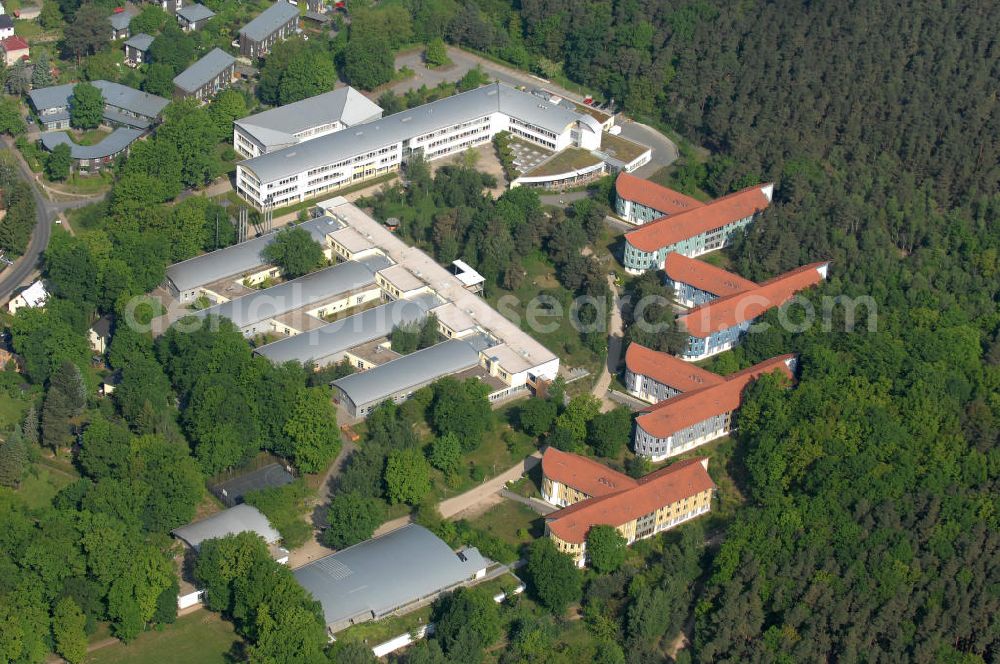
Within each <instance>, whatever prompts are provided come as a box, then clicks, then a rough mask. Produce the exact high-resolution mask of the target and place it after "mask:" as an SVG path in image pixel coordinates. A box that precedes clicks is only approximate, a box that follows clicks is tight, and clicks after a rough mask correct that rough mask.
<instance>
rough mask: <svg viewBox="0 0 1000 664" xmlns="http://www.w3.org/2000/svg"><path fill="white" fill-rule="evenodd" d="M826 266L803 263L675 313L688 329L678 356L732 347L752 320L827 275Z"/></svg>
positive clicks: (692, 357)
mask: <svg viewBox="0 0 1000 664" xmlns="http://www.w3.org/2000/svg"><path fill="white" fill-rule="evenodd" d="M829 267H830V264H829V263H812V264H810V265H804V266H802V267H800V268H798V269H795V270H792V271H791V272H787V273H785V274H783V275H780V276H778V277H775V278H773V279H769V280H767V281H765V282H764V283H762V284H760V285H759V286H756V287H755V288H752V289H749V290H745V291H741V292H737V293H734V294H732V295H728V296H726V297H720V298H718V299H714V300H711V301H709V302H707V303H705V304H703V305H701V306H699V307H695V308H694V309H691V310H690V311H688V312H687V313H686V314H684V315H681V316H678V317H677V322H678V323H679V324H680V325H681V326H682V327H683V329H684V330H685V331H686V332H687V333H688V341H687V346H686V347H685V348H684V350H683V351H682V352H681V357H682V358H683V359H685V360H687V361H689V362H694V361H697V360H703V359H705V358H707V357H711V356H712V355H716V354H718V353H721V352H723V351H727V350H729V349H731V348H733V347H735V346H736V345H737V344H739V343H740V341H742V340H743V337H744V336H746V334H747V331H748V330H749V329H750V326H751V325H753V323H754V321H756V320H757V319H758V318H760V317H761V316H763V315H764V314H765V313H767V312H768V311H769V310H771V309H774V308H776V307H780V306H781V305H783V304H784V303H786V302H788V301H789V300H791V299H792V297H794V296H795V294H796V293H798V292H799V291H802V290H805V289H806V288H810V287H812V286H815V285H817V284H819V283H820V282H821V281H823V280H824V279H826V275H827V272H828V271H829Z"/></svg>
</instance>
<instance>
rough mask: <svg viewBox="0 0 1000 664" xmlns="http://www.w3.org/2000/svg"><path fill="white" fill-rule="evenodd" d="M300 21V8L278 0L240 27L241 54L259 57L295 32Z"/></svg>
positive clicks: (247, 56)
mask: <svg viewBox="0 0 1000 664" xmlns="http://www.w3.org/2000/svg"><path fill="white" fill-rule="evenodd" d="M298 23H299V8H298V7H296V6H294V5H292V4H290V3H288V2H285V1H284V0H278V2H275V3H274V4H273V5H271V6H270V7H268V8H267V9H265V10H264V11H263V12H261V13H260V14H259V15H258V16H257V18H255V19H254V20H252V21H250V22H249V23H247V24H246V25H244V26H243V27H242V28H240V55H242V56H243V57H246V58H259V57H261V56H263V55H266V54H267V53H268V51H270V50H271V47H272V46H274V44H275V43H277V42H279V41H281V40H282V39H285V38H287V37H288V36H289V35H292V34H294V33H295V30H296V28H298Z"/></svg>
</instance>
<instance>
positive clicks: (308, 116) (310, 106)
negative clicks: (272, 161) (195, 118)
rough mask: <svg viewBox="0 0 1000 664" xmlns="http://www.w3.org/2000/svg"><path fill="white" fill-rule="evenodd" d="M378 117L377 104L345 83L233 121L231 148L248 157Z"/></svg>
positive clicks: (379, 111)
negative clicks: (300, 99)
mask: <svg viewBox="0 0 1000 664" xmlns="http://www.w3.org/2000/svg"><path fill="white" fill-rule="evenodd" d="M381 117H382V108H381V107H380V106H379V105H378V104H376V103H375V102H373V101H371V100H370V99H368V97H365V96H364V95H363V94H361V93H360V92H358V91H357V90H355V89H354V88H352V87H350V86H348V87H344V88H339V89H337V90H333V91H331V92H324V93H323V94H321V95H316V96H315V97H309V98H308V99H303V100H302V101H297V102H295V103H293V104H287V105H285V106H279V107H278V108H272V109H270V110H267V111H264V112H262V113H257V114H256V115H250V116H248V117H245V118H243V119H242V120H237V121H236V122H234V123H233V149H234V150H236V152H238V153H239V154H240V155H242V156H243V157H244V158H247V159H251V158H253V157H259V156H260V155H262V154H266V153H268V152H274V151H275V150H280V149H281V148H287V147H291V146H293V145H295V144H296V143H301V142H302V141H308V140H311V139H314V138H319V137H321V136H326V135H327V134H332V133H334V132H337V131H341V130H342V129H347V128H349V127H353V126H355V125H359V124H363V123H365V122H371V121H372V120H378V119H379V118H381Z"/></svg>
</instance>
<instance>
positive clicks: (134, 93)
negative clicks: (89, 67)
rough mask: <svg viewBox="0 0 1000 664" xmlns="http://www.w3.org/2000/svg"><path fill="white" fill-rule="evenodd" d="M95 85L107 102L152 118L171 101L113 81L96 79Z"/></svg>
mask: <svg viewBox="0 0 1000 664" xmlns="http://www.w3.org/2000/svg"><path fill="white" fill-rule="evenodd" d="M93 85H94V87H96V88H97V89H98V90H100V91H101V95H103V96H104V103H105V104H107V105H109V106H114V107H116V108H122V109H125V110H126V111H131V112H132V113H138V114H139V115H145V116H146V117H150V118H155V117H156V116H157V115H159V114H160V111H162V110H163V109H164V107H166V105H167V104H169V103H170V100H169V99H164V98H163V97H157V96H156V95H151V94H149V93H148V92H141V91H139V90H136V89H135V88H130V87H128V86H127V85H121V84H119V83H112V82H111V81H94V82H93Z"/></svg>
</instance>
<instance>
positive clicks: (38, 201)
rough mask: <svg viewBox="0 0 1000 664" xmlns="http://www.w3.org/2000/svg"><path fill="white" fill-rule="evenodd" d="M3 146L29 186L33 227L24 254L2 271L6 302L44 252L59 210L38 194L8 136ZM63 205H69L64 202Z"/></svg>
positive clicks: (0, 295) (0, 296) (0, 292)
mask: <svg viewBox="0 0 1000 664" xmlns="http://www.w3.org/2000/svg"><path fill="white" fill-rule="evenodd" d="M3 142H4V145H5V146H6V147H7V149H9V150H10V151H11V152H13V153H14V156H15V160H14V161H15V162H16V163H17V167H18V170H20V171H21V176H22V177H23V178H24V179H25V180H27V181H28V184H29V185H31V195H32V196H34V198H35V217H36V219H35V229H34V230H33V231H32V232H31V241H30V242H29V243H28V249H27V251H25V252H24V255H23V256H21V257H20V258H18V259H17V260H16V261H14V265H12V266H11V267H8V268H7V269H6V270H4V271H3V274H2V276H0V301H4V302H6V301H7V300H8V299H9V298H10V296H11V295H12V294H13V292H14V291H15V290H17V288H18V286H20V285H21V282H22V281H24V280H25V279H27V278H28V275H30V274H31V273H32V272H33V271H34V270H35V267H36V266H37V265H38V259H39V258H40V257H41V255H42V252H43V251H45V247H47V246H48V244H49V238H50V237H51V236H52V220H53V219H54V218H55V216H56V214H58V213H59V210H60V209H63V208H62V207H60V206H59V205H57V204H55V203H52V202H51V201H49V200H48V199H47V198H45V196H43V195H42V192H41V189H40V188H39V187H38V184H37V183H36V182H35V175H34V173H32V172H31V170H30V169H29V168H28V166H27V164H25V163H24V161H23V160H22V159H21V155H20V154H18V152H17V149H16V148H15V147H14V141H13V140H12V139H11V138H10V137H9V136H4V138H3ZM66 207H70V206H69V205H67V206H66Z"/></svg>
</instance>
